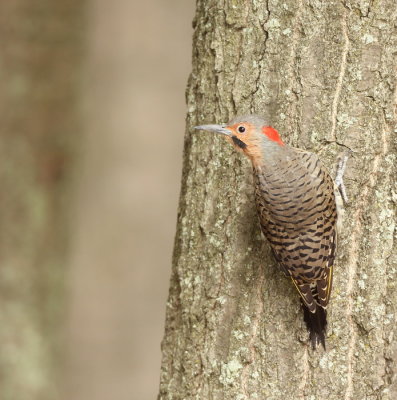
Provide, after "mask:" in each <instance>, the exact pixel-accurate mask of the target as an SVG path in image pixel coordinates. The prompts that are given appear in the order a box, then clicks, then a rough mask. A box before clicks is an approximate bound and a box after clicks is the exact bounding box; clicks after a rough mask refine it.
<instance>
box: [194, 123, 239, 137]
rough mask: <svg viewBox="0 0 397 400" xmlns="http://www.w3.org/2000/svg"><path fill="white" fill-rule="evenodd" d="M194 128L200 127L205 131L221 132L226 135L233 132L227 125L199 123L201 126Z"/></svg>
mask: <svg viewBox="0 0 397 400" xmlns="http://www.w3.org/2000/svg"><path fill="white" fill-rule="evenodd" d="M194 129H200V130H203V131H208V132H215V133H220V134H221V135H226V136H231V135H232V133H231V132H230V131H229V129H226V125H199V126H195V127H194Z"/></svg>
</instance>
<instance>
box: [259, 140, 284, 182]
mask: <svg viewBox="0 0 397 400" xmlns="http://www.w3.org/2000/svg"><path fill="white" fill-rule="evenodd" d="M290 152H291V148H290V146H288V145H287V144H285V145H284V144H283V145H280V144H279V143H276V142H272V141H270V140H263V141H262V143H261V146H260V149H259V151H258V154H259V155H260V156H259V155H258V156H257V157H255V158H251V161H252V165H253V167H254V169H255V170H258V172H259V171H263V172H266V173H268V174H269V173H272V172H274V173H277V172H279V170H280V166H282V165H283V164H284V162H285V160H286V159H288V156H289V153H290Z"/></svg>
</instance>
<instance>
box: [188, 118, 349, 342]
mask: <svg viewBox="0 0 397 400" xmlns="http://www.w3.org/2000/svg"><path fill="white" fill-rule="evenodd" d="M194 128H195V129H197V130H203V131H208V132H212V133H217V134H221V135H224V136H225V137H226V138H227V139H228V141H230V143H231V144H232V145H233V146H234V148H235V149H237V150H238V151H239V152H242V153H243V154H244V155H245V156H247V157H248V158H249V159H250V160H251V163H252V168H253V177H254V186H255V188H254V192H255V203H256V209H257V213H258V217H259V223H260V227H261V230H262V232H263V234H264V236H265V237H266V239H267V240H268V242H269V244H270V247H271V249H272V252H273V254H274V257H275V259H276V261H277V263H278V264H279V266H280V269H281V271H282V272H284V274H285V275H286V276H287V277H289V278H290V279H291V281H292V283H293V285H294V286H295V288H296V290H297V291H298V293H299V295H300V298H301V304H302V308H303V319H304V322H305V324H306V327H307V329H308V331H309V341H310V343H311V345H312V348H313V349H316V348H317V346H318V345H319V344H320V343H321V345H322V346H323V348H324V350H325V349H326V345H325V337H326V327H327V306H328V304H329V301H330V296H331V290H332V277H333V267H334V261H335V255H336V245H337V219H338V211H337V205H338V204H337V203H338V201H337V198H336V196H337V194H336V192H337V187H336V186H335V183H334V181H333V179H332V177H331V175H330V173H329V172H328V171H327V169H326V168H325V167H324V165H323V164H322V163H321V161H320V159H319V157H318V156H317V155H316V154H314V153H311V152H309V151H305V150H301V149H299V148H296V147H292V146H290V145H288V144H287V143H284V142H283V140H282V139H281V137H280V135H279V133H278V131H277V130H276V129H275V128H273V127H272V126H271V125H269V124H268V123H267V122H266V120H265V119H264V118H262V117H261V116H258V115H243V116H238V117H236V118H234V119H232V120H231V121H230V122H229V123H226V124H219V125H213V124H211V125H199V126H195V127H194ZM343 168H344V167H343Z"/></svg>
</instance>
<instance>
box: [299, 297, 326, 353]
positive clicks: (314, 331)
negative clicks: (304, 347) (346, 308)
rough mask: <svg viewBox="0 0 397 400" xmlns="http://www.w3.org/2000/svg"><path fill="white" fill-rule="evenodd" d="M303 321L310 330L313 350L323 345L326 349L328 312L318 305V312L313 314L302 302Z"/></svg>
mask: <svg viewBox="0 0 397 400" xmlns="http://www.w3.org/2000/svg"><path fill="white" fill-rule="evenodd" d="M302 307H303V319H304V321H305V323H306V326H307V329H308V330H309V333H310V335H309V338H310V341H311V343H312V348H313V350H315V349H316V347H317V345H318V344H319V343H321V344H322V345H323V347H324V350H326V349H325V329H326V328H327V310H326V309H325V308H323V307H321V306H319V305H317V308H316V312H314V313H312V312H310V311H309V309H308V308H307V307H306V306H305V304H304V303H303V302H302Z"/></svg>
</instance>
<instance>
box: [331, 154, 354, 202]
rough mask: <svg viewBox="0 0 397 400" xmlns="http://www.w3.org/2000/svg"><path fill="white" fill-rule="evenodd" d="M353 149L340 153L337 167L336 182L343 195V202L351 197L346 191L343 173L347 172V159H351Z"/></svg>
mask: <svg viewBox="0 0 397 400" xmlns="http://www.w3.org/2000/svg"><path fill="white" fill-rule="evenodd" d="M350 153H351V151H345V152H343V153H341V154H340V155H339V157H338V158H339V160H338V167H337V169H336V177H335V184H336V187H337V188H338V190H339V193H340V194H341V196H342V199H343V202H344V203H345V204H347V203H348V202H349V199H348V197H347V193H346V187H345V183H344V182H343V175H344V173H345V169H346V164H347V160H348V159H349V156H350Z"/></svg>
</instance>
